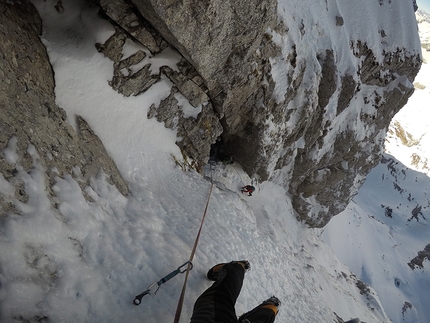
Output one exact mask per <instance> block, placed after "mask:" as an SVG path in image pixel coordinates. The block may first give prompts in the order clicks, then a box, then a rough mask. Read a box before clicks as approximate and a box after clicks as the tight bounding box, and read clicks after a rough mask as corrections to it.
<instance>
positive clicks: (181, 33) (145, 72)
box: [0, 0, 421, 227]
mask: <svg viewBox="0 0 430 323" xmlns="http://www.w3.org/2000/svg"><path fill="white" fill-rule="evenodd" d="M91 2H92V3H94V1H91ZM98 4H99V5H100V7H101V11H100V13H101V14H102V15H104V16H105V17H106V18H107V19H110V20H111V22H112V23H113V24H114V25H115V30H116V32H115V33H114V34H113V35H112V37H110V38H109V39H108V40H107V41H106V42H105V43H103V44H95V46H96V48H97V49H98V50H99V52H100V53H103V54H104V55H105V56H107V57H109V58H110V59H111V60H112V61H113V67H114V74H113V75H112V79H111V81H110V82H109V84H110V85H111V86H112V88H113V89H115V90H116V91H118V92H119V93H122V94H123V95H125V96H129V95H139V94H140V93H143V92H145V91H146V90H147V89H149V88H150V87H151V86H152V85H153V84H155V83H156V82H158V81H159V80H160V79H161V78H168V79H170V81H171V82H172V84H173V85H174V86H173V87H172V91H171V94H170V96H169V97H167V98H166V99H164V100H162V101H161V103H160V104H159V106H155V105H154V106H152V107H151V109H150V111H149V113H148V117H149V118H152V117H154V118H157V120H158V121H160V122H163V123H164V124H165V125H166V127H169V128H172V129H175V130H176V131H177V133H178V137H179V138H181V139H180V140H178V142H177V144H178V146H179V147H180V148H181V149H182V151H183V153H184V156H186V157H187V158H189V159H190V160H192V161H193V165H195V167H196V168H199V167H201V166H202V165H204V164H205V163H207V162H208V158H209V152H210V148H211V145H212V144H214V143H215V141H216V140H217V138H218V137H219V136H221V137H222V138H223V140H224V142H225V147H224V150H227V151H229V152H230V153H231V154H232V155H233V157H234V159H235V160H236V162H238V163H240V164H241V166H242V167H243V168H244V169H245V171H246V172H247V173H248V174H249V175H250V176H251V177H252V178H253V179H254V180H255V181H266V180H271V181H274V182H276V183H278V184H280V185H283V186H284V187H286V188H287V190H288V191H289V193H290V195H291V197H292V200H293V205H294V208H295V210H296V211H297V217H298V219H299V220H300V221H304V222H306V223H307V224H309V225H310V226H314V227H321V226H324V225H325V224H326V223H327V222H328V221H329V220H330V218H331V217H332V216H334V215H335V214H337V213H339V212H340V211H342V210H343V209H344V208H345V207H346V205H347V204H348V203H349V202H350V200H351V199H352V197H353V196H354V195H355V194H356V192H357V191H358V189H359V187H360V186H361V184H362V183H363V181H364V179H365V177H366V175H367V173H368V172H369V170H370V169H371V168H372V167H373V166H374V165H376V164H377V163H378V161H379V158H380V155H381V151H382V148H383V139H384V136H385V132H386V129H387V127H388V125H389V122H390V120H391V118H392V117H393V115H394V114H395V113H396V112H397V111H398V110H399V109H400V108H401V107H402V106H403V105H404V104H405V103H406V101H407V99H408V97H409V96H410V95H411V94H412V92H413V86H412V82H413V79H414V77H415V75H416V73H417V72H418V70H419V68H420V64H421V56H420V50H419V40H418V46H417V42H416V41H415V40H416V39H418V35H417V30H416V24H411V23H410V22H411V21H413V20H414V18H413V10H414V8H413V5H412V3H410V2H402V3H397V2H396V3H393V2H391V1H388V2H387V1H382V0H381V1H379V3H372V4H370V3H368V2H366V1H352V0H351V1H331V2H327V1H326V2H325V3H318V4H314V3H312V5H311V2H309V3H307V1H304V2H303V1H269V0H266V1H256V0H246V1H235V0H227V1H206V0H205V1H202V0H184V1H179V0H178V1H177V0H168V1H167V0H157V1H155V0H127V1H125V0H100V1H99V2H98ZM2 6H3V8H4V12H5V17H7V19H9V20H8V21H11V24H10V25H13V24H16V25H17V26H20V28H15V29H14V28H11V27H10V25H9V24H3V25H2V28H3V30H2V34H1V37H3V38H2V46H3V48H2V54H3V58H4V59H3V60H2V62H1V64H2V66H1V69H0V70H1V71H2V73H3V74H4V75H5V77H4V79H3V80H2V83H1V84H2V87H3V89H4V90H3V92H1V93H2V96H3V97H2V101H3V107H5V108H2V111H1V122H2V123H3V125H2V128H1V133H0V135H1V143H2V148H3V149H4V148H5V147H9V146H11V147H12V146H14V143H15V142H16V143H17V144H16V145H17V149H18V155H19V156H21V157H20V162H21V164H23V165H24V167H25V168H26V169H29V167H30V165H31V158H30V157H29V156H27V155H26V153H25V151H26V149H27V147H29V144H31V145H33V146H35V147H36V150H37V152H38V155H39V156H41V158H42V159H43V160H44V162H45V163H46V164H45V165H46V168H47V170H48V172H51V173H50V175H49V176H48V177H49V180H50V181H52V179H53V178H54V176H55V174H57V173H59V174H62V173H63V172H71V171H72V170H73V169H76V168H74V167H76V166H77V167H78V169H79V170H80V172H81V173H82V174H83V175H84V180H83V182H85V181H87V180H88V178H89V177H90V176H91V175H92V174H94V173H95V172H97V171H99V170H100V169H104V170H105V172H106V173H107V174H109V175H110V178H111V179H112V180H113V182H115V183H116V185H117V186H118V187H119V188H120V189H121V191H122V192H124V193H125V194H126V193H127V189H126V186H127V185H126V184H125V183H124V182H123V181H122V179H121V177H120V175H119V173H118V172H117V170H116V167H115V165H113V163H112V161H111V160H110V159H109V157H108V155H107V153H106V151H105V150H104V149H99V148H100V147H101V146H102V145H101V143H100V142H99V141H98V139H97V138H96V136H94V134H93V133H92V132H91V130H90V129H89V128H88V125H86V124H85V122H84V121H83V120H82V119H80V120H79V122H78V125H81V126H82V127H83V128H84V129H87V130H85V131H80V133H78V134H77V133H75V132H74V131H73V129H71V128H70V126H69V125H67V124H66V122H65V121H64V120H65V117H64V114H63V112H62V110H61V109H59V108H58V107H56V105H55V102H54V96H53V86H54V84H53V82H54V81H53V77H52V70H51V68H50V66H49V61H48V58H47V55H46V51H45V49H44V48H43V45H42V44H41V42H40V40H39V39H38V38H37V40H36V37H38V34H39V33H40V28H41V26H40V20H39V19H38V18H35V17H37V15H36V13H35V12H34V9H29V8H30V7H31V6H30V5H29V3H28V1H21V2H20V3H19V4H18V3H14V4H11V3H8V4H2ZM56 8H57V10H58V11H59V12H61V14H62V15H67V10H64V8H62V2H61V1H58V2H57V5H56ZM351 8H352V9H351ZM356 10H359V11H360V12H361V13H363V15H365V16H366V17H367V22H371V23H365V22H364V21H362V19H360V18H359V17H358V16H357V15H356V14H354V12H356ZM18 11H20V13H19V12H18ZM398 26H402V29H401V30H398ZM396 28H397V29H396ZM357 30H361V31H364V32H363V35H365V36H364V37H363V36H362V35H359V34H357ZM6 35H7V36H6ZM126 40H131V41H134V42H138V43H140V44H142V45H144V46H145V47H146V48H147V49H148V51H147V52H144V51H138V52H136V53H135V54H133V55H131V56H128V57H126V58H124V57H123V54H122V50H123V46H124V44H125V42H126ZM16 44H20V46H17V45H16ZM33 47H34V48H33ZM167 47H172V48H175V49H176V50H178V51H179V52H180V53H181V55H182V57H183V59H182V60H181V61H180V63H178V65H177V69H172V68H171V67H167V66H165V67H162V68H160V70H159V72H158V74H157V73H155V74H154V72H153V71H152V70H151V67H150V65H145V66H143V67H140V68H139V69H137V68H136V66H139V64H140V63H141V62H142V61H143V60H144V58H145V55H148V53H149V54H150V55H157V54H158V53H160V52H162V51H163V50H165V49H166V48H167ZM29 48H32V49H31V50H29ZM11 94H12V95H11ZM182 97H185V98H186V99H187V100H188V102H189V103H190V105H191V106H192V107H193V108H194V109H195V113H193V114H195V115H196V116H197V117H195V116H193V117H190V116H189V115H188V114H187V113H185V112H184V111H183V107H182V106H181V104H180V103H179V100H181V98H182ZM12 107H13V108H12ZM22 116H24V117H22ZM35 134H36V135H35ZM85 134H88V135H89V136H90V137H91V138H93V139H88V138H87V139H85V137H84V135H85ZM11 140H12V141H11ZM89 142H91V144H89ZM92 145H94V146H93V147H92ZM91 147H92V148H91ZM94 147H97V149H95V148H94ZM98 151H101V152H102V153H101V156H99V155H97V154H98V153H97V152H98ZM95 160H101V161H102V162H100V163H97V162H95ZM1 163H2V164H1V165H0V166H1V167H2V169H6V170H7V172H8V173H7V174H8V175H6V176H7V177H8V180H10V179H11V178H13V172H14V167H15V166H14V161H13V160H10V159H9V160H8V158H7V156H4V157H3V159H2V160H1ZM50 170H53V171H50Z"/></svg>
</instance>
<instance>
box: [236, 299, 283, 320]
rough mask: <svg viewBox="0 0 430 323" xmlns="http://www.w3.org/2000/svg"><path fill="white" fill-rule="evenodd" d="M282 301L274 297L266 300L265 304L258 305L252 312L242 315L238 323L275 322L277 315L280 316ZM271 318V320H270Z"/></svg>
mask: <svg viewBox="0 0 430 323" xmlns="http://www.w3.org/2000/svg"><path fill="white" fill-rule="evenodd" d="M280 306H281V301H280V300H279V299H278V298H277V297H276V296H272V297H270V298H268V299H266V300H265V301H264V302H263V303H261V304H260V305H258V306H257V307H256V308H254V309H253V310H252V311H249V312H247V313H245V314H242V315H241V316H240V317H239V319H238V322H239V323H252V322H254V321H255V322H266V321H267V322H273V320H274V319H275V316H276V314H278V311H279V307H280ZM270 318H271V319H270Z"/></svg>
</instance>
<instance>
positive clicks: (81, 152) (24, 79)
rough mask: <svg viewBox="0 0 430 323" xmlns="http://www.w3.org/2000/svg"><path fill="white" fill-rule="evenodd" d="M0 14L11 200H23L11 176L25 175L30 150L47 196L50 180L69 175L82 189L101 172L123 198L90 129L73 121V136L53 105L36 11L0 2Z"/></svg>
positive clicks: (0, 153)
mask: <svg viewBox="0 0 430 323" xmlns="http://www.w3.org/2000/svg"><path fill="white" fill-rule="evenodd" d="M0 12H2V23H1V24H0V47H1V55H2V57H1V59H0V104H1V109H0V169H1V172H2V174H3V176H4V178H5V179H6V180H7V181H9V182H10V183H12V184H13V185H15V187H17V192H16V194H15V198H17V199H18V200H25V198H26V197H25V191H24V190H20V189H19V187H20V183H16V179H15V175H16V174H17V172H18V170H17V169H18V168H22V169H23V170H24V171H27V172H28V171H30V170H31V169H32V168H33V167H34V162H35V160H34V156H35V155H34V154H30V153H29V151H30V150H29V149H32V148H31V147H34V149H35V152H36V153H37V156H39V159H38V160H37V162H38V163H40V164H41V165H42V167H43V168H44V169H45V170H46V174H47V177H46V179H45V181H46V187H47V190H48V191H50V188H51V186H52V185H53V184H54V182H55V177H56V176H62V175H64V174H74V175H75V176H76V179H77V180H78V182H79V183H80V185H81V186H82V187H84V186H86V185H88V181H89V179H90V177H94V176H97V175H98V174H99V173H100V172H103V173H104V174H105V175H106V177H107V179H108V181H110V182H111V183H113V184H115V185H116V187H117V188H118V190H119V191H120V192H121V193H122V194H124V195H127V194H128V193H129V191H128V186H127V183H126V182H125V181H124V180H123V178H122V177H121V175H120V173H119V171H118V169H117V167H116V165H115V164H114V162H113V161H112V160H111V158H110V157H109V155H108V153H107V152H106V150H105V149H104V147H103V144H102V143H101V141H100V139H99V138H98V137H97V136H96V135H95V134H94V132H93V131H92V130H91V128H90V126H89V125H88V124H87V123H86V122H85V120H84V119H82V118H81V117H78V118H77V128H78V129H77V131H75V130H74V129H73V128H72V127H71V126H70V125H69V124H68V123H67V122H66V114H65V112H64V111H63V110H62V109H61V108H59V107H58V106H57V105H56V104H55V95H54V86H55V84H54V76H53V71H52V68H51V65H50V62H49V58H48V55H47V53H46V48H45V46H44V45H43V44H42V42H41V40H40V36H39V35H40V34H41V33H42V22H41V19H40V17H39V14H38V12H37V10H36V9H35V8H34V6H33V5H32V4H31V3H30V2H29V1H27V0H23V1H15V2H13V3H10V2H4V1H3V2H1V3H0ZM7 149H9V150H7ZM6 151H11V152H12V154H9V155H7V154H6V153H5V152H6ZM11 156H14V157H13V158H12V157H11ZM50 192H51V194H53V193H52V191H50ZM0 204H1V206H0V209H3V211H5V212H7V211H11V210H13V207H12V203H11V202H10V201H7V200H0Z"/></svg>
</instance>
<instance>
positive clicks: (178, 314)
mask: <svg viewBox="0 0 430 323" xmlns="http://www.w3.org/2000/svg"><path fill="white" fill-rule="evenodd" d="M210 169H211V187H210V190H209V194H208V198H207V200H206V206H205V210H204V212H203V217H202V220H201V222H200V228H199V232H198V233H197V237H196V240H195V242H194V246H193V250H192V251H191V255H190V259H189V260H188V262H189V264H188V267H187V269H186V274H185V280H184V285H183V286H182V291H181V296H180V297H179V301H178V306H177V307H176V313H175V319H174V321H173V322H174V323H179V319H180V318H181V313H182V306H183V304H184V298H185V290H186V288H187V281H188V275H189V273H190V270H191V268H190V263H192V261H193V259H194V255H195V253H196V250H197V245H198V243H199V239H200V234H201V232H202V228H203V223H204V221H205V218H206V213H207V210H208V206H209V200H210V198H211V194H212V188H213V185H214V183H213V178H212V172H213V170H212V164H211V168H210Z"/></svg>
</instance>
